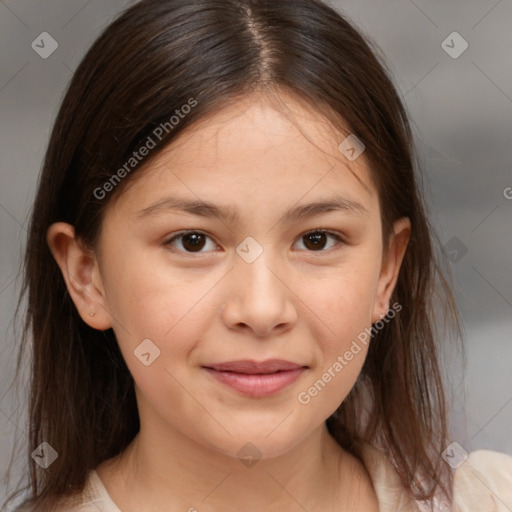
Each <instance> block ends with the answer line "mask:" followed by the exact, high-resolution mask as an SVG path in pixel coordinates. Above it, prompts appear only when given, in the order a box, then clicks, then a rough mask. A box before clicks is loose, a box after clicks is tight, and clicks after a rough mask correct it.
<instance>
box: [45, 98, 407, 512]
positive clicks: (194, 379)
mask: <svg viewBox="0 0 512 512" xmlns="http://www.w3.org/2000/svg"><path fill="white" fill-rule="evenodd" d="M281 102H284V103H279V102H277V100H273V99H271V98H269V97H264V96H261V95H258V96H253V97H247V98H246V99H244V100H240V101H238V102H236V103H234V104H233V105H231V106H229V107H226V108H225V109H224V110H222V111H221V112H220V113H217V114H215V115H213V116H212V117H211V118H210V119H207V120H204V122H201V123H199V124H196V125H194V126H193V127H191V129H189V130H187V131H185V132H183V134H181V135H180V137H179V138H178V139H177V140H176V141H175V142H174V143H173V144H172V145H171V146H170V147H168V148H166V150H165V151H164V152H162V153H161V154H159V155H158V156H157V157H156V158H155V159H154V160H152V161H151V162H150V164H149V165H148V166H147V168H145V169H144V170H142V171H140V173H139V175H138V176H137V177H136V179H134V180H133V181H132V182H131V183H130V186H129V187H127V188H126V189H125V190H124V191H123V192H122V194H120V196H119V197H118V198H116V201H115V202H113V203H112V204H111V205H109V208H108V209H107V213H106V215H105V218H104V222H103V225H102V230H101V235H100V239H99V244H98V246H97V247H96V248H95V249H94V250H89V249H86V248H84V247H83V246H82V245H81V244H80V243H79V241H78V240H77V239H76V237H75V234H74V230H73V227H72V226H70V225H69V224H65V223H61V222H59V223H56V224H54V225H52V226H51V227H50V228H49V230H48V243H49V246H50V248H51V250H52V253H53V255H54V257H55V259H56V261H57V262H58V264H59V266H60V268H61V270H62V273H63V276H64V278H65V280H66V284H67V287H68V290H69V292H70V295H71V297H72V299H73V301H74V303H75V304H76V307H77V309H78V311H79V312H80V315H81V317H82V318H83V320H84V321H85V322H87V324H89V325H90V326H92V327H94V328H96V329H99V330H104V329H108V328H110V327H112V328H113V329H114V332H115V334H116V338H117V340H118V343H119V346H120V348H121V351H122V353H123V356H124V358H125V360H126V363H127V365H128V368H129V369H130V372H131V373H132V375H133V377H134V380H135V388H136V396H137V403H138V407H139V415H140V420H141V430H140V432H139V434H138V435H137V436H136V438H135V439H134V441H133V442H132V444H131V445H130V446H129V447H128V449H127V450H125V452H123V453H122V454H120V455H119V456H117V457H115V458H114V459H111V460H109V461H105V462H104V463H102V464H101V465H100V466H99V467H98V469H97V470H98V474H99V475H100V477H101V479H102V481H103V482H104V484H105V487H106V488H107V491H108V492H109V494H110V496H111V497H112V499H113V500H114V502H115V503H116V504H117V505H118V507H119V508H121V509H122V510H123V511H125V512H130V511H156V510H172V511H174V510H181V511H184V510H189V511H190V512H192V511H193V510H198V511H201V512H204V511H218V510H229V511H231V510H233V511H235V510H245V511H249V512H252V511H261V510H266V511H270V512H273V511H277V510H280V511H281V510H287V511H302V510H304V508H305V509H307V510H309V511H317V510H345V509H347V510H348V509H349V510H361V511H362V510H364V511H371V510H378V506H377V501H376V496H375V493H374V491H373V487H372V484H371V481H370V479H369V476H368V474H367V473H366V471H365V468H364V467H363V465H362V464H361V463H360V462H359V461H358V460H357V459H356V458H355V457H353V456H352V455H351V454H349V453H348V452H346V451H344V450H343V449H341V448H340V447H339V445H338V444H337V443H336V442H335V441H334V439H333V438H332V437H331V436H330V435H329V434H328V432H327V429H326V427H325V424H324V422H325V420H326V419H327V418H328V417H329V416H330V415H331V414H332V413H333V412H334V411H335V410H336V409H337V407H338V406H339V404H340V403H341V402H342V401H343V400H344V399H345V397H346V396H347V394H348V393H349V392H350V389H351V388H352V386H353V385H354V383H355V381H356V379H357V376H358V375H359V373H360V371H361V367H362V364H363V362H364V358H365V356H366V351H367V347H366V348H365V347H364V346H363V347H362V348H363V349H362V350H361V352H359V353H358V354H357V355H356V356H354V358H353V359H352V360H351V361H350V362H349V364H347V366H346V367H344V368H343V371H341V372H340V373H339V374H337V375H336V377H335V378H333V379H332V381H331V382H330V383H328V384H327V385H326V386H325V388H324V389H323V390H322V391H321V392H320V393H318V395H317V396H316V397H314V398H312V399H311V401H310V403H308V404H306V405H304V404H301V403H299V401H298V400H297V396H298V394H299V393H300V392H302V391H307V389H308V388H309V387H310V386H311V385H312V384H313V383H314V382H315V381H317V380H318V379H320V378H321V376H322V374H323V373H324V372H325V371H326V370H327V368H329V367H331V366H332V365H333V363H334V362H335V361H336V360H337V357H338V356H339V355H343V354H344V353H345V351H346V350H348V349H349V347H350V345H351V343H352V340H354V339H356V337H357V335H358V334H359V333H361V332H362V331H364V329H365V328H369V327H370V326H371V324H372V323H373V322H376V321H377V320H379V318H380V317H381V315H384V314H385V313H386V312H387V310H388V308H389V306H390V305H389V301H390V297H391V293H392V291H393V288H394V286H395V284H396V279H397V276H398V272H399V268H400V264H401V262H402V258H403V255H404V253H405V250H406V246H407V243H408V239H409V235H410V223H409V221H408V219H400V220H398V221H396V222H395V224H394V233H393V235H392V236H391V237H390V238H389V239H387V240H385V241H383V239H382V231H381V218H380V212H379V198H378V195H377V191H376V188H375V185H374V184H373V182H372V179H371V175H370V170H369V168H368V166H367V163H366V161H365V159H364V153H363V155H361V156H360V157H359V158H357V159H356V160H355V161H353V162H349V161H348V160H347V159H346V158H345V157H344V156H343V154H341V152H340V151H339V150H338V144H339V143H340V142H341V140H343V139H344V138H345V136H346V135H347V134H341V133H339V132H336V131H335V130H334V129H333V128H332V127H331V126H329V125H328V124H327V123H326V122H325V120H323V119H322V118H321V117H320V116H319V115H318V114H317V113H315V112H314V111H313V110H311V109H310V108H309V107H308V106H307V105H305V104H303V103H302V102H301V101H300V100H297V99H294V98H293V97H291V96H286V95H284V94H282V95H281ZM283 105H285V107H283ZM285 109H286V113H284V110H285ZM347 133H348V132H347ZM333 195H339V196H342V197H344V198H347V199H349V200H351V201H353V202H357V203H359V204H360V205H361V206H362V207H363V208H364V211H347V210H334V211H330V212H327V213H322V214H318V215H315V216H313V217H308V218H303V219H298V220H281V221H280V220H279V219H280V218H281V216H282V215H283V214H284V213H285V212H287V211H288V210H289V209H291V208H294V207H296V206H298V205H305V204H308V203H312V202H316V201H322V200H325V199H327V198H331V197H332V196H333ZM167 196H179V197H183V198H186V199H191V200H199V199H200V200H208V201H210V202H213V203H215V204H217V205H219V206H225V207H228V206H229V207H230V208H231V209H232V210H233V211H237V212H238V215H239V220H238V221H237V222H234V221H233V219H231V220H228V219H219V218H214V217H201V216H198V215H193V214H190V213H186V212H183V211H175V210H161V211H159V213H158V214H155V215H153V216H147V217H145V218H141V217H140V216H139V215H138V212H139V211H141V210H143V209H145V208H147V207H148V206H149V205H151V204H153V203H154V202H156V201H158V200H160V199H161V198H163V197H167ZM318 229H324V230H329V231H332V232H335V233H337V234H339V235H340V237H342V239H343V241H338V240H337V239H336V238H335V237H332V236H331V235H329V236H327V237H326V238H325V239H324V241H323V242H322V243H320V247H319V249H317V250H314V248H313V249H311V244H310V243H309V244H308V240H310V238H309V239H308V237H306V236H305V235H307V234H308V233H310V232H311V231H314V230H318ZM181 230H199V231H200V232H202V233H204V234H206V235H207V236H208V237H209V238H208V237H207V238H206V239H205V245H204V246H203V247H202V249H201V251H202V252H199V253H197V252H192V253H191V252H188V253H187V252H186V248H189V250H190V243H188V244H187V241H188V242H190V239H186V240H185V239H184V238H183V237H182V238H181V239H180V238H178V239H176V240H174V242H173V243H172V244H171V245H170V244H167V245H166V244H165V242H167V241H169V239H170V238H172V237H173V236H174V235H175V234H176V233H177V232H179V231H181ZM247 236H251V237H252V238H254V239H255V240H256V241H257V243H258V244H259V245H260V246H261V247H262V249H263V253H262V254H261V255H260V256H259V257H258V258H257V259H256V260H255V261H253V262H252V263H247V262H246V261H245V260H244V259H242V258H241V257H240V256H239V255H238V254H237V252H236V248H237V246H239V245H240V244H241V242H242V241H244V239H245V238H246V237H247ZM384 242H385V243H384ZM93 311H94V312H95V314H94V316H90V313H91V312H93ZM147 338H149V339H151V340H152V342H153V343H154V344H155V345H156V346H158V348H159V349H160V356H159V357H157V358H156V359H155V360H154V361H153V362H152V363H151V364H150V365H148V366H145V365H144V364H142V363H141V361H140V360H139V359H138V358H137V357H135V356H134V353H133V352H134V350H135V349H136V347H137V346H138V345H139V344H140V343H141V342H142V340H144V339H147ZM269 358H280V359H286V360H289V361H293V362H296V363H300V364H302V365H306V366H307V367H308V368H307V369H306V370H305V371H304V372H303V373H302V374H301V376H300V377H299V379H298V380H297V381H296V382H295V383H293V384H292V385H291V386H290V387H288V388H286V389H284V390H282V391H280V392H278V393H276V394H274V395H272V396H270V397H264V398H261V397H260V398H251V397H248V396H245V395H243V394H241V393H239V392H237V391H235V390H233V389H231V388H229V387H227V386H225V385H224V384H222V383H219V382H217V381H216V380H215V379H213V378H212V377H211V376H210V375H208V374H207V373H206V372H205V371H204V369H203V368H202V365H207V364H208V363H210V364H212V363H219V362H225V361H233V360H237V359H253V360H257V361H262V360H266V359H269ZM249 442H250V443H252V445H254V446H255V447H256V448H257V450H258V452H259V457H260V458H261V460H258V461H257V462H256V463H255V464H254V465H252V466H251V467H247V466H246V465H245V464H242V463H241V461H240V459H239V458H237V452H238V451H239V450H240V449H241V448H242V447H243V446H244V445H246V443H249ZM349 504H350V505H349Z"/></svg>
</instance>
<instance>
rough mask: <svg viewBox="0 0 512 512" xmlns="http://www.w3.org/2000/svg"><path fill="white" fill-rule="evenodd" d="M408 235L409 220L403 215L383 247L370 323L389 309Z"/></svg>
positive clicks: (409, 233) (409, 234) (395, 223)
mask: <svg viewBox="0 0 512 512" xmlns="http://www.w3.org/2000/svg"><path fill="white" fill-rule="evenodd" d="M410 236H411V221H410V220H409V218H407V217H403V218H401V219H398V220H397V221H395V222H394V224H393V233H391V236H390V238H389V242H388V246H387V247H384V248H383V258H382V268H381V272H380V276H379V282H378V285H377V294H376V297H375V303H374V310H373V315H372V323H374V322H376V321H377V320H379V319H380V318H381V315H385V314H386V313H387V312H388V310H389V303H390V300H391V295H392V293H393V290H394V289H395V286H396V282H397V280H398V274H399V272H400V267H401V265H402V261H403V259H404V256H405V253H406V250H407V245H408V243H409V238H410Z"/></svg>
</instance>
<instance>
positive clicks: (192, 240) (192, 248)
mask: <svg viewBox="0 0 512 512" xmlns="http://www.w3.org/2000/svg"><path fill="white" fill-rule="evenodd" d="M207 240H210V241H211V249H213V250H215V249H218V246H217V244H216V243H215V242H214V241H213V240H212V239H211V238H210V237H209V236H208V235H205V234H204V233H201V232H200V231H182V232H180V233H177V234H176V235H174V236H173V237H172V238H171V239H170V240H168V241H167V242H165V245H171V246H173V247H176V245H178V244H180V245H181V247H182V248H183V249H184V250H182V249H179V251H180V252H190V253H194V252H205V251H201V249H203V248H204V247H205V246H206V245H208V244H207Z"/></svg>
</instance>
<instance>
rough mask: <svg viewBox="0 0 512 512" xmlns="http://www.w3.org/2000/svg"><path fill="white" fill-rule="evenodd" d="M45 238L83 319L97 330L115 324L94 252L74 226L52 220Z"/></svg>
mask: <svg viewBox="0 0 512 512" xmlns="http://www.w3.org/2000/svg"><path fill="white" fill-rule="evenodd" d="M46 240H47V242H48V246H49V248H50V251H51V253H52V255H53V257H54V258H55V261H56V262H57V264H58V266H59V268H60V270H61V272H62V276H63V278H64V281H65V283H66V287H67V289H68V292H69V295H70V296H71V299H72V300H73V302H74V304H75V306H76V308H77V310H78V313H79V314H80V316H81V318H82V320H83V321H84V322H85V323H86V324H88V325H89V326H90V327H93V328H94V329H98V330H106V329H109V328H110V327H112V319H111V316H110V314H109V313H108V308H107V304H106V301H105V293H104V290H103V283H102V282H101V276H100V273H99V269H98V262H97V259H96V258H95V257H94V253H93V252H92V251H89V250H86V249H85V248H84V247H83V244H81V243H80V241H79V240H77V238H76V237H75V229H74V227H73V226H72V225H71V224H67V223H65V222H56V223H54V224H52V225H51V226H50V227H49V228H48V231H47V233H46Z"/></svg>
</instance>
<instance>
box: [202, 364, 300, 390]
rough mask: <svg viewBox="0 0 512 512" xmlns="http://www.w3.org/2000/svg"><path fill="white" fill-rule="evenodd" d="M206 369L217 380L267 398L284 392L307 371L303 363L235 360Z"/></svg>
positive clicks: (205, 367) (206, 367)
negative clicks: (283, 390)
mask: <svg viewBox="0 0 512 512" xmlns="http://www.w3.org/2000/svg"><path fill="white" fill-rule="evenodd" d="M203 368H204V369H205V370H206V371H207V372H208V373H209V374H210V375H212V376H213V377H215V378H216V379H217V380H218V381H220V382H222V383H223V384H226V385H228V386H230V387H232V388H233V389H235V390H237V391H240V392H241V393H244V394H245V395H248V396H251V397H264V396H269V395H273V394H274V393H277V392H278V391H281V390H282V389H284V388H286V387H288V386H290V385H291V384H292V383H293V382H295V381H296V380H297V379H298V378H299V376H300V375H301V374H302V372H303V371H304V370H305V369H306V367H305V366H302V365H300V364H296V363H292V362H290V361H283V360H280V359H269V360H267V361H263V362H261V363H258V362H256V361H250V360H244V361H232V362H229V363H220V364H212V365H209V366H203Z"/></svg>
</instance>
